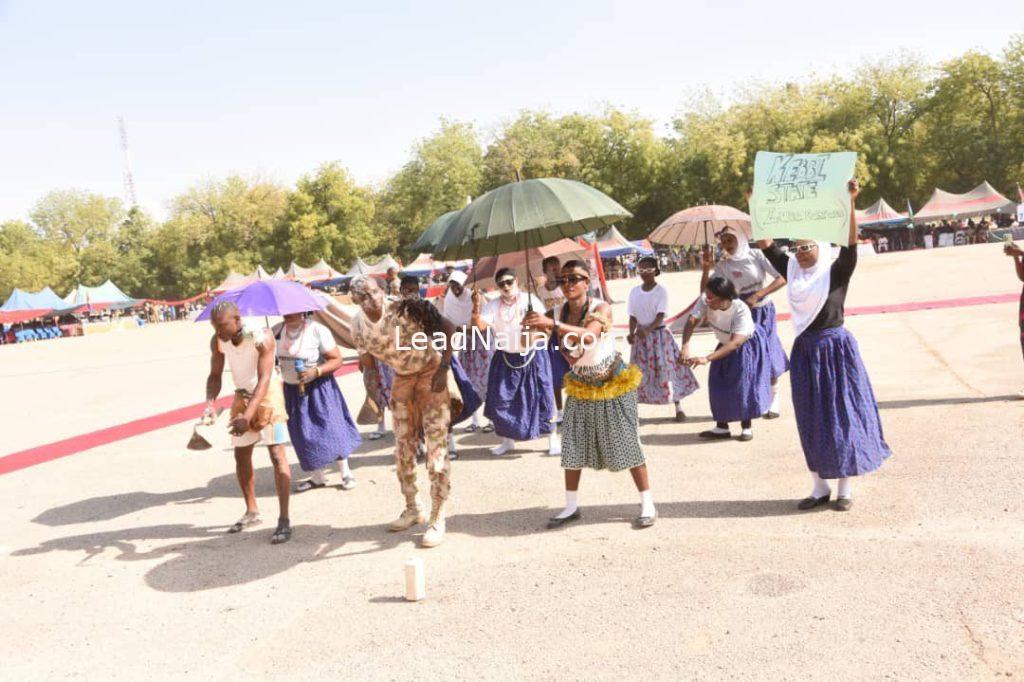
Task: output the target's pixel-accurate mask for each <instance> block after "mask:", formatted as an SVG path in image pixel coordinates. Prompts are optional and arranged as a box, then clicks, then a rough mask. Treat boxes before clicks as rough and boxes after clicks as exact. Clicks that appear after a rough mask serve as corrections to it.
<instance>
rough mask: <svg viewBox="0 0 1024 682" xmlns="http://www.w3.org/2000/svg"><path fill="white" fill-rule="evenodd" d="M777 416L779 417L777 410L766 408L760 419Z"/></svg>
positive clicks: (776, 417) (775, 417)
mask: <svg viewBox="0 0 1024 682" xmlns="http://www.w3.org/2000/svg"><path fill="white" fill-rule="evenodd" d="M778 418H779V413H778V412H772V411H771V410H768V411H767V412H765V413H764V416H763V417H761V419H778Z"/></svg>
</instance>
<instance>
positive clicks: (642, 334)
mask: <svg viewBox="0 0 1024 682" xmlns="http://www.w3.org/2000/svg"><path fill="white" fill-rule="evenodd" d="M637 271H638V272H639V273H640V278H641V279H642V280H643V283H642V284H640V285H639V286H637V287H634V288H633V290H632V291H630V292H629V301H628V303H627V304H626V312H627V314H628V315H629V336H628V337H626V338H627V340H628V341H629V343H630V345H631V346H632V347H633V349H632V352H631V353H630V358H629V361H630V362H631V363H633V364H634V365H636V366H637V367H639V368H640V371H641V372H643V375H644V378H643V381H642V382H641V383H640V387H639V388H638V389H637V392H636V395H637V400H638V401H640V402H641V403H643V404H645V405H668V404H669V403H675V406H676V421H680V422H681V421H684V420H685V419H686V414H685V413H684V412H683V398H685V397H686V396H688V395H690V394H691V393H693V392H694V391H696V390H697V387H698V385H697V378H696V377H695V376H694V375H693V371H692V370H691V369H690V368H689V367H687V366H686V365H685V364H684V363H683V362H682V360H680V358H679V346H678V345H676V340H675V337H674V336H672V332H670V331H669V330H668V328H667V327H666V326H665V314H666V313H667V312H668V290H667V289H666V288H665V287H663V286H661V285H660V284H658V283H657V281H655V277H657V276H658V275H660V274H661V268H659V267H658V261H657V259H656V258H653V257H650V256H648V257H646V258H641V259H640V263H639V265H638V267H637Z"/></svg>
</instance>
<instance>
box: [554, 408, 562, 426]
mask: <svg viewBox="0 0 1024 682" xmlns="http://www.w3.org/2000/svg"><path fill="white" fill-rule="evenodd" d="M555 423H556V424H561V423H562V410H555Z"/></svg>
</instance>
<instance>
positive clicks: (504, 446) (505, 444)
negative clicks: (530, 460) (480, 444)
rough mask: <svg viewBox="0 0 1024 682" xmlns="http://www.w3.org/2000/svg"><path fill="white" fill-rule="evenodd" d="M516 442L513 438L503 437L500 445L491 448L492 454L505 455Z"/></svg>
mask: <svg viewBox="0 0 1024 682" xmlns="http://www.w3.org/2000/svg"><path fill="white" fill-rule="evenodd" d="M515 444H516V442H515V441H514V440H512V439H511V438H502V439H501V443H500V444H499V445H498V446H496V447H493V448H491V454H492V455H504V454H505V453H506V452H508V451H509V450H511V449H512V447H513V446H514V445H515Z"/></svg>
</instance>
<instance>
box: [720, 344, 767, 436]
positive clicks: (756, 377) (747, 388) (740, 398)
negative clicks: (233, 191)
mask: <svg viewBox="0 0 1024 682" xmlns="http://www.w3.org/2000/svg"><path fill="white" fill-rule="evenodd" d="M719 347H721V344H719ZM768 354H769V353H768V344H767V342H766V341H765V339H764V337H762V336H761V332H760V330H758V331H755V332H754V334H752V335H751V336H750V338H748V339H747V340H746V342H744V344H743V345H742V346H740V347H739V348H737V349H736V350H734V351H733V352H732V353H729V354H728V355H726V356H725V357H724V358H722V359H720V360H714V361H712V362H711V365H710V366H709V367H708V398H709V400H710V402H711V416H712V418H714V420H715V421H716V422H726V423H728V422H738V421H745V420H748V419H757V418H759V417H760V416H761V415H763V414H764V413H765V412H767V411H768V408H769V407H771V404H772V376H771V374H772V373H771V360H770V359H769V357H768Z"/></svg>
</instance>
